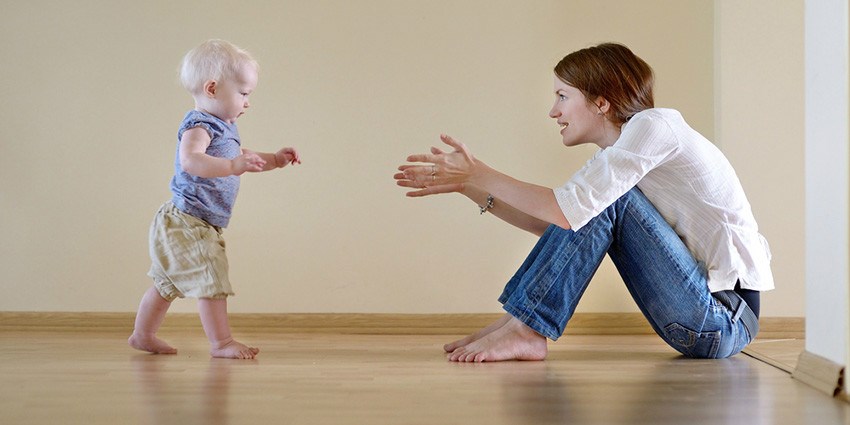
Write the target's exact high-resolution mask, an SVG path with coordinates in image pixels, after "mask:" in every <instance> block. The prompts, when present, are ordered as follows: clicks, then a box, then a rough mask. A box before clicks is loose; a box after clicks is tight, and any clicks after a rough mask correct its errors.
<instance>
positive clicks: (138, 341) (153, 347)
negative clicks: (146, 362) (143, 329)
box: [127, 333, 177, 354]
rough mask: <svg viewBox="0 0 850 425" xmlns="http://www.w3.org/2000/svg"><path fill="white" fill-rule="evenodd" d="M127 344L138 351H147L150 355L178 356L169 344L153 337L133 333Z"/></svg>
mask: <svg viewBox="0 0 850 425" xmlns="http://www.w3.org/2000/svg"><path fill="white" fill-rule="evenodd" d="M127 343H128V344H130V346H131V347H133V348H135V349H137V350H141V351H147V352H149V353H154V354H177V349H176V348H174V347H172V346H170V345H168V343H166V342H165V341H163V340H161V339H159V338H157V337H155V336H153V335H151V336H143V335H139V334H136V333H133V335H130V338H129V339H127Z"/></svg>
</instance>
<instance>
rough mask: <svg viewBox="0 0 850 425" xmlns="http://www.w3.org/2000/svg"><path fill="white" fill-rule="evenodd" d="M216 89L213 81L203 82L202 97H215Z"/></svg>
mask: <svg viewBox="0 0 850 425" xmlns="http://www.w3.org/2000/svg"><path fill="white" fill-rule="evenodd" d="M217 88H218V84H217V83H216V82H215V80H207V81H206V82H204V95H205V96H207V97H215V90H216V89H217Z"/></svg>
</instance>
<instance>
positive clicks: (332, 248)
mask: <svg viewBox="0 0 850 425" xmlns="http://www.w3.org/2000/svg"><path fill="white" fill-rule="evenodd" d="M7 3H9V4H4V5H3V13H2V14H0V34H2V37H0V40H2V41H0V54H2V57H3V65H2V66H0V93H2V96H3V99H4V102H2V103H1V104H0V116H3V117H5V118H6V119H5V120H4V125H2V126H0V143H2V145H0V146H2V147H1V148H0V149H2V152H0V153H2V154H0V185H2V186H0V188H1V189H2V190H0V214H1V215H2V217H3V220H0V232H1V233H2V235H3V238H4V241H5V242H6V243H4V244H3V245H2V248H0V250H2V251H1V253H2V254H1V255H0V268H1V269H2V270H3V273H2V278H1V279H2V280H0V282H2V285H3V287H4V289H5V290H4V296H3V297H0V311H30V310H32V311H54V310H56V311H133V310H135V308H136V304H137V302H138V299H139V297H140V295H141V293H142V292H143V291H144V290H145V288H146V287H147V286H148V285H149V284H150V283H149V280H148V278H147V277H146V276H145V272H146V271H147V267H148V259H147V227H148V224H149V222H150V219H151V217H152V214H153V213H154V211H155V210H156V208H157V207H158V206H159V205H160V204H161V203H162V202H163V201H164V200H166V199H167V198H168V196H169V192H168V180H169V178H170V176H171V173H172V162H173V156H174V149H175V131H176V127H177V125H178V123H179V120H180V118H181V117H182V115H183V114H184V113H185V111H186V110H187V109H189V108H191V107H192V104H191V99H190V97H189V96H188V95H187V94H185V93H184V92H183V90H182V89H181V88H179V86H178V84H177V82H176V76H175V70H176V67H177V63H178V61H179V60H180V57H181V56H182V54H183V53H184V52H185V51H186V50H188V49H189V48H191V47H193V46H194V45H196V44H198V43H199V42H200V41H202V40H204V39H207V38H213V37H217V38H225V39H228V40H231V41H233V42H234V43H236V44H239V45H241V46H243V47H245V48H247V49H248V50H250V51H252V52H253V53H254V55H255V56H256V58H257V59H258V60H259V62H260V64H261V67H262V70H261V76H260V85H259V87H258V89H257V91H256V93H255V95H254V96H252V104H253V106H252V109H251V110H250V111H249V113H248V114H247V115H245V116H244V117H243V118H242V119H240V121H239V124H240V131H241V133H242V136H243V140H244V145H245V146H246V147H249V148H252V149H256V150H266V151H272V150H275V149H277V148H278V147H280V146H285V145H293V146H297V147H298V148H299V150H300V151H301V153H302V155H303V157H304V164H303V165H302V166H300V167H298V168H293V169H285V170H283V171H278V172H272V173H266V174H260V175H248V176H244V177H243V179H242V190H241V193H240V195H239V200H238V202H237V206H236V211H235V217H234V219H233V220H232V222H231V226H230V228H229V229H227V231H226V233H225V237H226V239H227V241H228V252H229V258H230V263H231V279H232V281H233V283H234V286H235V290H236V292H237V293H238V296H236V297H235V298H233V299H232V300H231V302H230V304H229V308H230V311H232V312H409V313H444V312H496V311H498V304H497V302H496V301H495V298H496V297H497V295H498V293H499V292H500V290H501V287H502V285H503V284H504V282H505V281H506V280H507V279H508V278H509V277H510V275H511V274H512V273H513V271H514V270H515V268H516V267H517V266H518V264H519V263H520V262H521V261H522V259H523V258H524V256H525V255H526V254H527V252H528V251H529V250H530V249H531V247H532V245H533V243H534V238H533V237H532V236H531V235H528V234H524V233H522V232H521V231H519V230H515V229H513V228H510V227H509V226H507V225H504V224H502V223H501V222H499V221H498V220H495V219H494V218H493V217H490V216H483V217H482V216H479V215H478V213H477V208H476V207H475V205H473V204H471V203H470V202H468V201H466V200H465V199H464V198H462V197H460V196H444V197H436V198H428V199H416V200H414V199H406V198H405V197H404V196H403V191H402V190H401V189H399V188H397V187H395V186H394V184H393V181H392V178H391V176H392V174H393V172H394V169H395V167H396V166H397V165H399V163H400V162H401V160H402V159H403V158H404V157H405V156H406V155H408V154H410V153H415V152H421V151H424V150H425V149H427V147H428V146H430V145H432V144H435V143H438V139H437V135H438V134H439V133H441V132H447V133H449V134H452V135H454V136H456V137H457V138H458V139H459V140H461V141H463V142H465V143H467V144H468V145H469V146H470V148H471V149H472V150H473V152H474V153H475V154H476V155H477V156H478V157H479V158H482V159H484V160H485V161H487V162H488V163H489V164H490V165H492V166H495V167H496V168H498V169H501V170H503V171H505V172H507V173H509V174H511V175H514V176H515V177H518V178H520V179H523V180H528V181H532V182H536V183H540V184H544V185H549V186H555V185H559V184H561V183H563V181H565V180H566V179H567V178H569V176H570V175H571V174H572V173H573V172H574V171H575V170H576V169H578V168H579V167H580V166H581V165H582V164H583V163H584V161H585V160H586V159H587V158H588V156H589V155H590V154H591V153H592V149H590V148H576V149H569V150H568V149H564V148H563V147H561V146H560V143H559V137H558V134H557V128H556V126H555V125H554V123H553V122H552V120H551V119H549V118H548V117H547V116H546V114H547V112H548V110H549V107H550V105H551V101H552V95H551V84H552V77H551V68H552V66H553V65H554V64H555V63H556V62H557V61H558V60H559V59H560V58H561V57H562V56H563V55H565V54H566V53H569V52H570V51H572V50H575V49H578V48H581V47H585V46H588V45H591V44H595V43H598V42H602V41H609V40H614V41H621V42H625V43H627V44H628V45H630V46H631V47H632V48H633V49H634V50H635V51H636V52H637V53H638V54H639V55H641V56H643V57H644V58H645V59H646V60H647V61H648V62H649V63H650V64H652V65H653V67H654V68H655V70H656V72H657V77H658V78H657V80H658V85H657V96H656V98H657V103H658V105H659V106H667V107H674V108H678V109H680V110H681V111H682V112H683V113H684V115H685V116H686V117H687V118H688V120H689V121H690V122H691V123H692V125H693V126H694V127H695V128H697V129H698V130H700V131H702V132H703V133H704V134H706V135H707V136H709V137H713V136H714V135H715V131H716V129H719V133H720V135H722V136H723V137H722V139H723V148H724V150H728V151H730V152H733V153H734V154H733V155H732V156H733V157H732V159H733V162H734V163H735V165H736V166H738V167H739V169H740V168H748V171H747V172H745V173H742V180H743V181H744V184H745V187H746V188H747V189H748V190H749V193H750V196H751V198H752V199H753V201H754V202H753V203H754V208H755V209H756V215H757V217H758V218H760V219H761V220H762V222H763V223H764V226H763V227H764V230H765V233H766V234H767V236H768V238H769V239H770V240H771V242H772V246H773V248H774V253H775V254H776V257H777V259H779V260H781V261H788V260H789V255H793V253H794V247H793V246H792V245H793V243H794V241H793V240H791V241H789V240H787V235H786V233H785V230H787V229H785V228H784V226H786V225H787V224H788V223H787V222H786V221H782V220H780V221H778V222H774V221H772V214H771V211H773V210H774V209H775V208H781V209H783V210H785V209H787V205H786V204H787V196H786V194H785V193H784V192H781V191H777V190H776V189H775V188H773V187H772V186H773V185H772V182H774V181H776V179H780V180H781V181H782V179H783V175H777V174H776V173H772V172H770V170H769V164H771V163H772V162H771V161H770V155H772V154H773V153H774V150H770V151H768V152H766V153H765V154H766V155H767V156H768V157H767V158H765V159H764V161H758V164H763V165H759V166H758V167H749V165H750V164H749V163H748V162H746V161H747V157H748V155H750V154H749V153H747V151H746V149H750V148H747V147H739V146H738V144H739V143H740V144H743V143H749V142H750V141H751V140H749V139H748V138H738V137H733V136H728V137H727V135H730V134H736V133H737V132H738V130H730V128H729V127H726V126H724V125H725V124H724V123H725V122H726V121H721V125H719V126H718V125H716V123H715V120H714V110H715V106H716V105H715V100H714V94H715V92H719V93H720V99H722V100H723V101H725V100H726V99H728V97H725V96H726V90H725V89H724V87H725V86H721V87H720V88H721V89H720V90H716V87H715V80H714V79H715V73H714V48H715V22H714V13H715V10H714V7H715V6H714V4H713V3H712V2H706V1H702V0H692V1H678V0H667V1H661V0H654V1H643V2H640V3H639V4H636V3H637V2H632V1H625V0H624V1H617V2H613V1H611V2H599V1H591V0H588V1H571V2H563V1H543V0H539V1H533V2H521V1H492V0H489V1H483V0H481V1H425V2H413V1H391V0H385V1H357V2H348V1H342V0H339V1H319V2H309V3H308V2H300V1H282V2H260V1H245V2H241V3H240V7H239V9H238V10H234V9H233V6H232V4H231V3H227V2H212V4H210V3H196V4H190V3H188V2H165V1H160V2H142V3H139V2H135V3H130V2H109V1H83V2H61V1H55V2H46V1H32V2H14V3H12V2H7ZM789 13H790V12H789ZM723 16H725V14H724V15H723ZM636 22H637V23H642V24H635V23H636ZM722 41H723V39H721V42H722ZM721 52H722V50H721ZM723 63H725V62H721V65H722V64H723ZM769 72H773V73H777V74H779V73H785V72H786V70H779V69H776V70H770V71H769ZM723 75H724V76H725V75H726V74H723ZM755 79H756V80H759V79H760V78H755ZM723 81H724V80H721V84H722V83H723ZM783 81H784V80H783ZM756 83H758V81H756ZM791 83H792V85H793V84H795V83H797V82H794V81H792V82H791ZM742 84H743V83H742ZM796 89H797V88H796V86H795V87H792V91H793V90H796ZM767 90H773V89H772V88H767ZM757 109H759V108H757ZM724 117H725V115H724ZM760 117H762V115H760ZM768 118H769V119H772V120H774V121H775V120H777V119H778V118H776V117H773V118H771V117H766V118H765V119H768ZM722 119H723V120H726V118H722ZM772 125H775V123H774V122H772V121H768V122H765V123H764V126H772ZM754 128H756V129H757V128H758V126H755V127H754ZM741 131H744V130H741ZM746 131H753V130H751V129H746ZM745 134H748V133H745ZM778 136H782V137H786V136H787V137H789V138H793V133H792V134H791V135H785V134H779V135H778ZM783 140H784V139H783ZM737 149H743V150H742V151H740V153H739V152H738V151H737ZM798 154H799V153H798ZM789 155H792V156H790V157H789V158H790V159H789V161H790V162H791V164H790V165H789V166H794V167H796V166H797V165H796V164H795V160H794V157H793V155H795V154H789ZM736 158H737V159H736ZM783 158H784V157H783ZM759 170H761V171H762V172H759ZM764 170H767V171H766V172H765V171H764ZM782 182H783V183H785V182H784V181H782ZM792 225H793V223H792ZM791 260H793V258H792V259H791ZM779 270H782V271H783V272H785V271H786V270H785V269H784V268H780V269H779ZM794 273H796V271H794ZM778 274H779V273H778ZM796 276H797V275H795V274H793V273H789V274H788V275H782V276H781V277H780V279H779V280H778V283H780V282H781V283H782V284H783V285H785V286H786V287H787V288H793V287H794V285H799V286H800V287H802V279H801V278H800V281H799V282H794V281H793V280H794V279H796ZM794 291H796V290H795V289H786V288H783V289H782V290H781V291H776V295H773V294H772V295H771V300H773V302H774V303H775V304H773V305H767V306H766V307H765V312H766V314H769V315H774V316H780V315H791V316H800V315H802V301H801V300H800V299H799V297H797V295H798V293H797V292H794ZM789 294H790V295H789ZM194 310H195V306H194V303H193V302H192V301H183V302H177V303H175V305H174V307H173V308H172V311H194ZM579 310H580V311H599V312H609V311H637V310H636V309H635V307H634V306H633V304H632V302H631V301H630V299H629V297H628V294H627V293H626V291H625V289H623V288H622V284H621V283H620V281H619V278H618V277H617V276H616V273H615V272H614V270H613V267H611V266H610V264H608V263H607V262H606V264H605V265H604V266H603V268H602V270H600V273H599V274H598V276H597V279H596V280H595V282H594V284H593V285H591V288H590V289H589V290H588V293H587V296H586V298H585V299H584V300H583V301H582V304H581V305H580V307H579Z"/></svg>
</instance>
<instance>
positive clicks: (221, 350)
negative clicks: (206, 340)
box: [210, 338, 260, 359]
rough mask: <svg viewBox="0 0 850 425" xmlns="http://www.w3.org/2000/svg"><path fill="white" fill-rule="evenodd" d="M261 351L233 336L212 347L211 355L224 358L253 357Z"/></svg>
mask: <svg viewBox="0 0 850 425" xmlns="http://www.w3.org/2000/svg"><path fill="white" fill-rule="evenodd" d="M259 352H260V349H259V348H255V347H249V346H247V345H245V344H243V343H241V342H239V341H237V340H235V339H233V338H230V339H229V340H226V341H222V342H220V343H217V344H213V345H212V346H211V347H210V355H211V356H213V357H218V358H222V359H253V358H254V357H256V356H257V354H258V353H259Z"/></svg>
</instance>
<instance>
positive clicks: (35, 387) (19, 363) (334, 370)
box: [0, 329, 850, 425]
mask: <svg viewBox="0 0 850 425" xmlns="http://www.w3.org/2000/svg"><path fill="white" fill-rule="evenodd" d="M161 336H162V337H163V339H165V340H166V341H168V342H169V343H171V344H172V345H174V346H176V347H177V348H178V349H179V350H180V351H179V354H177V355H173V356H162V355H159V356H157V355H148V354H144V353H140V352H136V351H133V350H132V349H130V348H129V347H127V346H126V344H125V340H126V337H127V335H126V334H125V333H123V332H108V331H83V332H75V331H41V332H21V331H9V330H3V331H0V379H2V384H3V385H0V418H2V419H0V423H4V424H5V423H8V424H13V423H23V424H93V425H96V424H158V425H159V424H164V425H167V424H181V425H188V424H212V425H215V424H242V423H245V424H272V423H273V424H463V425H469V424H485V423H486V424H535V425H536V424H556V423H557V424H688V425H699V424H712V425H715V424H818V425H829V424H847V423H850V405H848V404H845V403H843V402H841V401H838V400H835V399H832V398H830V397H828V396H826V395H823V394H821V393H819V392H817V391H815V390H814V389H812V388H809V387H807V386H806V385H804V384H802V383H800V382H797V381H795V380H792V379H791V378H790V377H789V375H788V374H787V373H785V372H783V371H781V370H779V369H777V368H775V367H772V366H770V365H768V364H765V363H763V362H760V361H758V360H756V359H754V358H752V357H750V356H746V355H738V356H735V357H733V358H730V359H725V360H715V361H711V360H689V359H684V358H682V357H680V356H679V355H677V353H675V352H674V351H672V350H671V349H670V348H668V347H667V346H666V345H664V343H663V342H661V340H660V339H659V338H658V337H656V336H653V335H631V336H619V335H618V336H586V335H567V336H565V337H563V338H562V339H561V340H560V341H559V342H557V343H554V344H551V345H550V348H551V354H550V356H549V358H548V359H547V360H546V361H544V362H505V363H493V364H454V363H449V362H447V361H446V360H445V357H444V356H443V354H442V350H441V346H442V344H443V343H445V342H447V341H449V340H451V339H453V337H452V336H445V335H334V334H285V333H276V332H268V331H260V332H245V331H240V332H237V337H238V338H239V339H241V340H243V341H245V342H250V343H252V344H255V345H257V346H258V347H260V348H261V350H262V351H261V353H260V356H259V358H258V359H257V360H253V361H237V360H220V359H210V358H209V356H208V354H207V343H206V340H205V338H204V336H203V332H202V331H201V329H171V330H164V331H163V333H162V335H161Z"/></svg>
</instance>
